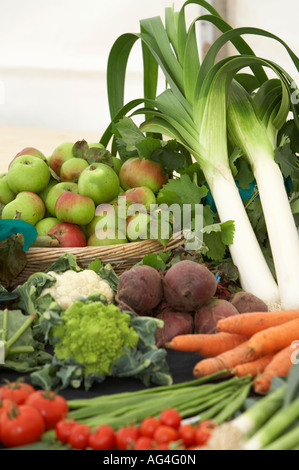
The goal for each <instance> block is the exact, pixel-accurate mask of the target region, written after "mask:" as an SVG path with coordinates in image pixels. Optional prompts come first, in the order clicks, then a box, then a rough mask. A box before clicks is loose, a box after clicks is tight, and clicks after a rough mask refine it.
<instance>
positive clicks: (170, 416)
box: [160, 408, 182, 429]
mask: <svg viewBox="0 0 299 470" xmlns="http://www.w3.org/2000/svg"><path fill="white" fill-rule="evenodd" d="M181 420H182V418H181V415H180V413H179V412H178V411H177V410H176V409H174V408H167V409H166V410H163V411H162V412H161V413H160V422H161V424H165V426H170V427H172V428H174V429H178V428H179V426H180V424H181Z"/></svg>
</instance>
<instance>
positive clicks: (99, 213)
mask: <svg viewBox="0 0 299 470" xmlns="http://www.w3.org/2000/svg"><path fill="white" fill-rule="evenodd" d="M117 227H118V220H117V211H116V210H115V208H114V207H113V205H112V204H100V205H99V206H98V207H97V208H96V211H95V216H94V217H93V219H92V221H91V222H90V223H89V224H88V225H86V227H85V231H86V235H87V236H88V237H90V235H92V234H93V233H94V232H95V231H96V228H104V229H105V228H114V229H117Z"/></svg>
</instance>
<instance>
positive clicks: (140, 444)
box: [133, 436, 154, 450]
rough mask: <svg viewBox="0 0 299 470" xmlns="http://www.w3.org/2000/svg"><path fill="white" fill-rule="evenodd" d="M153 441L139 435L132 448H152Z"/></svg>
mask: <svg viewBox="0 0 299 470" xmlns="http://www.w3.org/2000/svg"><path fill="white" fill-rule="evenodd" d="M153 449H154V447H153V441H152V439H151V438H150V437H146V436H140V437H138V439H137V441H136V442H135V445H134V447H133V450H153Z"/></svg>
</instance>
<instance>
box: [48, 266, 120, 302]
mask: <svg viewBox="0 0 299 470" xmlns="http://www.w3.org/2000/svg"><path fill="white" fill-rule="evenodd" d="M48 274H50V275H51V276H53V277H55V278H56V282H55V283H54V284H53V285H52V286H51V287H48V288H46V289H44V290H43V291H42V293H41V295H45V294H50V295H51V296H52V297H53V299H54V300H55V301H56V302H57V303H58V304H59V305H60V306H61V307H62V308H64V309H67V308H68V307H70V306H71V305H72V304H73V303H74V301H75V300H76V299H77V298H78V297H87V296H88V295H89V294H91V293H92V292H95V291H97V292H99V293H100V294H102V295H104V296H105V297H106V300H107V302H108V303H109V304H111V303H112V302H113V298H114V295H113V290H112V289H111V287H110V285H109V283H108V282H107V281H106V280H105V279H102V278H101V277H100V276H99V275H98V274H97V273H95V272H94V271H92V270H91V269H85V270H83V271H79V272H76V271H73V270H72V269H70V270H67V271H65V272H63V273H61V274H57V273H55V272H54V271H50V272H49V273H48Z"/></svg>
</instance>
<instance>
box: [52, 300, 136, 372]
mask: <svg viewBox="0 0 299 470" xmlns="http://www.w3.org/2000/svg"><path fill="white" fill-rule="evenodd" d="M61 318H62V319H63V323H62V324H60V325H58V326H55V327H54V329H53V336H54V337H55V344H54V353H55V355H56V357H57V358H58V359H61V360H64V359H70V358H73V359H75V360H76V361H77V362H79V363H81V364H84V365H85V369H84V375H85V376H86V375H88V374H90V373H96V374H104V375H110V374H111V369H112V366H113V364H114V362H115V361H116V359H118V358H119V357H120V356H122V355H123V353H124V346H126V347H128V348H130V349H133V348H134V347H136V346H137V343H138V340H139V337H138V333H137V332H136V331H135V330H134V329H133V328H132V327H131V325H130V316H129V315H128V314H126V313H124V312H122V311H121V310H119V308H117V307H116V306H115V305H113V304H111V305H104V304H103V303H102V302H100V301H97V302H90V303H84V302H81V301H79V300H77V301H76V302H74V303H73V304H72V305H71V307H69V308H68V309H67V310H65V311H63V312H62V314H61Z"/></svg>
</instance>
